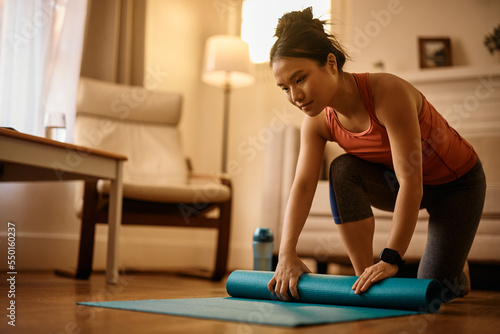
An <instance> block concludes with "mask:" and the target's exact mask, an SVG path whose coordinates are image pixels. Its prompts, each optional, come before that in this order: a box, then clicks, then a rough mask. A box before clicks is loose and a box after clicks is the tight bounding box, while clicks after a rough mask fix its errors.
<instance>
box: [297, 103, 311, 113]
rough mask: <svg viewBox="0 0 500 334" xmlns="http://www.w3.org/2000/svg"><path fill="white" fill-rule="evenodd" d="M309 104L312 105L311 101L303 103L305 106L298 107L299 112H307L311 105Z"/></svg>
mask: <svg viewBox="0 0 500 334" xmlns="http://www.w3.org/2000/svg"><path fill="white" fill-rule="evenodd" d="M311 103H313V101H311V102H308V103H305V104H301V105H300V106H299V108H300V109H301V110H303V111H307V110H308V109H309V106H310V105H311Z"/></svg>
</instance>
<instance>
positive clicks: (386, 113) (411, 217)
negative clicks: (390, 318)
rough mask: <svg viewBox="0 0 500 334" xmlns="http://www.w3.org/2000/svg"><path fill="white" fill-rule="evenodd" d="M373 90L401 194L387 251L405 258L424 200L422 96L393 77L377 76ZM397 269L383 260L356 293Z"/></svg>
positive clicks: (360, 281)
mask: <svg viewBox="0 0 500 334" xmlns="http://www.w3.org/2000/svg"><path fill="white" fill-rule="evenodd" d="M374 80H375V82H374V85H373V86H372V87H374V88H375V87H376V88H375V89H373V95H374V102H375V109H376V112H377V117H378V119H379V120H380V121H381V122H382V123H383V124H384V126H385V127H386V129H387V133H388V136H389V141H390V145H391V154H392V160H393V164H394V171H395V173H396V177H397V179H398V182H399V186H400V188H399V192H398V196H397V199H396V204H395V208H394V215H393V218H392V226H391V231H390V233H389V238H388V240H387V243H386V248H390V249H394V250H396V251H398V253H399V254H400V255H401V257H403V256H404V254H405V253H406V250H407V249H408V245H409V244H410V241H411V238H412V236H413V233H414V230H415V225H416V223H417V218H418V211H419V209H420V202H421V200H422V192H423V190H422V148H421V134H420V125H419V122H418V112H419V108H420V107H419V106H420V105H421V96H420V93H419V92H418V91H417V90H416V89H415V88H413V87H412V86H411V85H410V84H408V83H407V82H405V81H403V80H402V79H399V78H397V77H395V76H391V75H385V74H383V75H381V76H380V77H376V78H375V79H374ZM397 269H398V268H397V266H396V265H394V264H388V263H386V262H383V261H380V262H378V263H377V264H375V265H373V266H371V267H368V268H367V269H366V270H365V272H364V273H363V274H361V275H360V277H359V278H358V280H357V281H356V283H355V284H354V286H353V289H354V290H355V291H356V293H360V292H363V291H366V290H367V289H368V288H369V287H370V286H371V285H372V283H374V282H377V281H380V280H382V279H384V278H386V277H391V276H394V275H395V274H396V272H397Z"/></svg>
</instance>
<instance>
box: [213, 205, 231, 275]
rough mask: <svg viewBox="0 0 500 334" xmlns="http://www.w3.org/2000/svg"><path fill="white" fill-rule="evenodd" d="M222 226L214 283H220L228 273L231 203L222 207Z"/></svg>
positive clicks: (220, 226)
mask: <svg viewBox="0 0 500 334" xmlns="http://www.w3.org/2000/svg"><path fill="white" fill-rule="evenodd" d="M219 219H220V225H219V233H218V240H217V254H216V259H215V270H214V273H213V275H212V280H213V281H220V280H221V279H222V278H223V277H224V275H226V271H227V258H228V255H229V236H230V227H231V202H230V201H229V202H227V203H224V204H222V205H221V207H220V218H219Z"/></svg>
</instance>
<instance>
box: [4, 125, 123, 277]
mask: <svg viewBox="0 0 500 334" xmlns="http://www.w3.org/2000/svg"><path fill="white" fill-rule="evenodd" d="M126 160H127V157H125V156H123V155H119V154H114V153H110V152H104V151H99V150H95V149H91V148H87V147H83V146H77V145H72V144H67V143H62V142H57V141H54V140H50V139H46V138H41V137H37V136H32V135H27V134H24V133H20V132H17V131H15V130H10V129H6V128H0V182H14V181H23V182H24V181H58V180H59V181H71V180H95V179H109V180H111V189H110V194H109V196H110V197H109V215H108V224H109V230H108V254H107V263H106V281H107V282H108V283H111V284H115V283H116V282H117V281H118V237H119V230H120V225H121V214H122V195H123V185H122V178H123V163H124V162H125V161H126Z"/></svg>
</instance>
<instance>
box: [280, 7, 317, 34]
mask: <svg viewBox="0 0 500 334" xmlns="http://www.w3.org/2000/svg"><path fill="white" fill-rule="evenodd" d="M324 24H325V22H324V21H321V20H319V19H315V18H313V12H312V7H307V8H306V9H304V10H302V11H293V12H289V13H286V14H284V15H283V16H282V17H281V18H280V19H279V20H278V25H277V26H276V33H275V34H274V36H275V37H278V38H280V36H281V35H282V34H283V33H284V32H285V31H286V30H287V29H289V28H291V27H292V26H297V25H300V26H303V27H305V26H308V27H311V28H313V29H315V30H318V31H320V32H322V33H324V32H325V30H324Z"/></svg>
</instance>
